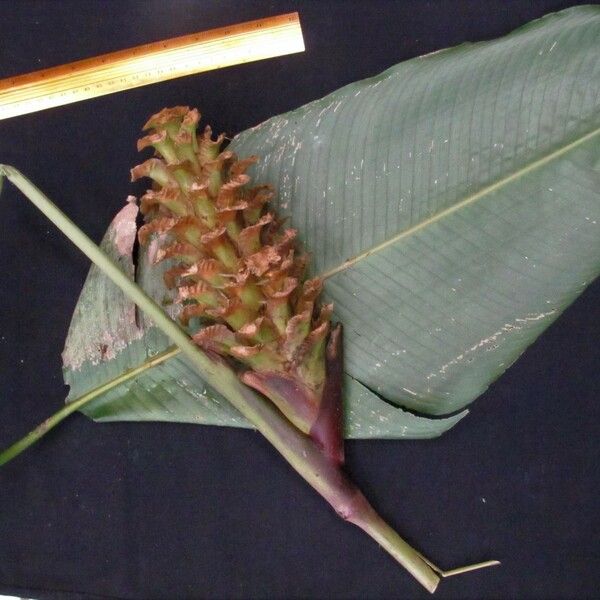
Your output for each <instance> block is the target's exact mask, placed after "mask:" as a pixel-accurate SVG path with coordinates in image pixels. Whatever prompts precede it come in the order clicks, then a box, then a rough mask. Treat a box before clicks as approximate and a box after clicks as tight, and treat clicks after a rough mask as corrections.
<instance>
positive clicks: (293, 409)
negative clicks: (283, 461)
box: [131, 106, 341, 452]
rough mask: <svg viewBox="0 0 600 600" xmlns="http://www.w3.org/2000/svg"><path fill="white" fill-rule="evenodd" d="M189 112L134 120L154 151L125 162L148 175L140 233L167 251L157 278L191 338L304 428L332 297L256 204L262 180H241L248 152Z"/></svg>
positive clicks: (310, 419)
mask: <svg viewBox="0 0 600 600" xmlns="http://www.w3.org/2000/svg"><path fill="white" fill-rule="evenodd" d="M199 120H200V114H199V113H198V111H197V110H195V109H194V110H190V109H189V108H188V107H182V106H177V107H174V108H168V109H164V110H162V111H161V112H159V113H157V114H155V115H153V116H152V117H151V118H150V119H149V120H148V122H147V123H146V125H145V127H144V129H145V130H148V135H146V136H145V137H143V138H142V139H140V140H139V141H138V149H139V150H143V149H145V148H149V147H151V148H153V149H154V150H155V153H156V155H157V156H156V157H153V158H150V159H148V160H146V161H145V162H144V163H142V164H141V165H138V166H137V167H135V168H134V169H132V171H131V175H132V179H133V180H136V179H139V178H141V177H149V178H151V179H152V180H153V181H154V185H153V187H152V189H150V190H148V191H147V192H146V193H145V194H144V195H143V196H142V198H141V203H140V206H141V212H142V214H143V215H144V217H145V221H146V224H145V225H144V226H143V227H142V228H141V229H140V231H139V239H140V242H141V243H142V244H145V243H147V241H148V239H149V237H150V236H151V235H153V234H158V235H160V236H161V240H162V244H161V248H160V250H159V252H158V253H157V260H164V259H174V263H175V264H174V266H173V267H172V268H170V269H169V270H168V271H167V272H166V274H165V282H166V284H167V285H168V286H169V287H173V288H177V290H178V301H179V302H180V303H181V304H182V305H183V309H182V312H181V317H180V318H181V320H182V322H183V324H184V325H188V324H189V323H190V320H191V319H193V318H199V319H200V320H201V321H202V322H203V324H204V327H203V328H202V329H200V331H199V332H198V333H196V334H195V335H194V337H193V339H194V341H195V342H196V343H197V344H198V345H199V346H201V347H202V348H204V349H206V350H210V351H212V352H215V353H217V354H220V355H222V356H226V357H229V358H230V359H233V360H234V361H236V362H237V363H238V365H242V366H243V368H242V369H241V373H240V377H241V378H242V380H243V381H244V382H245V383H247V384H248V385H250V386H252V387H254V388H255V389H257V390H258V391H260V392H261V393H263V394H264V395H265V396H267V397H268V398H269V399H270V400H271V401H273V402H274V403H275V404H276V405H277V406H278V407H279V409H280V410H281V411H282V412H283V413H284V414H285V415H286V416H287V418H288V419H289V420H290V421H291V422H292V423H294V425H296V426H297V427H298V428H299V429H300V430H302V431H303V432H305V433H310V432H311V429H312V428H313V426H315V424H316V423H317V421H319V423H320V424H321V425H322V421H323V415H322V414H321V412H322V411H321V408H322V405H323V402H322V400H323V391H324V389H325V387H326V370H327V368H326V356H325V354H326V346H327V339H328V336H329V334H330V327H331V324H330V317H331V310H332V307H331V305H324V306H320V307H319V305H318V302H317V301H318V297H319V294H320V292H321V288H322V282H321V280H320V279H318V278H317V279H309V280H304V277H303V275H304V270H305V266H306V256H305V255H303V254H298V252H297V248H296V246H295V238H296V231H295V230H294V229H290V228H284V227H283V226H282V223H281V220H280V219H278V217H277V215H275V214H274V212H272V211H270V210H269V209H268V206H267V203H268V201H269V200H270V199H271V198H272V197H273V194H274V192H273V190H272V189H271V188H270V187H269V186H257V187H251V186H250V177H249V176H248V175H247V174H246V171H247V169H248V167H249V166H250V165H252V164H253V163H254V162H256V160H257V157H254V156H251V157H248V158H244V159H238V158H237V157H236V156H235V154H233V153H232V152H229V151H227V150H225V151H222V150H221V146H222V143H223V140H224V136H223V135H220V136H219V137H217V138H216V139H213V138H212V131H211V129H210V127H208V126H207V127H206V128H205V129H204V131H203V133H201V134H200V135H198V133H197V127H198V122H199ZM335 337H336V338H339V336H335ZM338 387H339V382H338ZM338 403H339V399H338ZM340 410H341V409H340V407H337V408H336V411H335V413H336V414H337V415H338V416H337V417H336V419H337V423H336V424H335V427H337V429H339V413H340ZM321 425H320V427H321ZM340 452H341V451H340Z"/></svg>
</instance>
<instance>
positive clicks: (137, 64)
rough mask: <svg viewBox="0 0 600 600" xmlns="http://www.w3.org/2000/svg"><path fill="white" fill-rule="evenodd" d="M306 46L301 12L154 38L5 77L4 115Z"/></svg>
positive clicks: (0, 90) (0, 87)
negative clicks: (123, 47)
mask: <svg viewBox="0 0 600 600" xmlns="http://www.w3.org/2000/svg"><path fill="white" fill-rule="evenodd" d="M302 50H304V43H303V39H302V31H301V29H300V23H299V20H298V14H297V13H292V14H289V15H280V16H278V17H270V18H267V19H261V20H259V21H251V22H249V23H240V24H237V25H232V26H228V27H224V28H220V29H214V30H210V31H205V32H200V33H196V34H189V35H186V36H182V37H179V38H174V39H171V40H166V41H159V42H151V43H149V44H144V45H142V46H137V47H136V48H132V49H128V50H119V51H117V52H112V53H110V54H105V55H101V56H97V57H94V58H86V59H82V60H79V61H76V62H73V63H70V64H67V65H60V66H57V67H50V68H49V69H44V70H42V71H36V72H33V73H28V74H25V75H19V76H16V77H11V78H7V79H5V80H0V119H2V118H8V117H11V116H17V115H21V114H26V113H28V112H36V111H38V110H43V109H45V108H51V107H54V106H61V105H64V104H70V103H73V102H78V101H80V100H85V99H88V98H97V97H100V96H104V95H107V94H111V93H114V92H117V91H123V90H128V89H134V88H138V87H142V86H145V85H149V84H151V83H158V82H162V81H168V80H171V79H175V78H177V77H182V76H185V75H191V74H193V73H199V72H206V71H211V70H214V69H218V68H223V67H226V66H231V65H235V64H245V63H248V62H252V61H256V60H261V59H264V58H270V57H274V56H282V55H285V54H291V53H294V52H301V51H302Z"/></svg>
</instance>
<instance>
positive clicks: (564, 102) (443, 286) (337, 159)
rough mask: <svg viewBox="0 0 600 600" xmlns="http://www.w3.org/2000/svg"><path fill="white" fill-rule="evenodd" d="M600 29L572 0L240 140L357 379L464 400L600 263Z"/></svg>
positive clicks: (406, 394)
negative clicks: (276, 196)
mask: <svg viewBox="0 0 600 600" xmlns="http://www.w3.org/2000/svg"><path fill="white" fill-rule="evenodd" d="M598 39H600V11H599V10H598V8H597V7H578V8H575V9H570V10H567V11H563V12H562V13H557V14H556V15H549V16H547V17H545V18H543V19H541V20H539V21H537V22H534V23H532V24H530V25H528V26H526V27H525V28H522V29H521V30H518V31H517V32H514V33H513V34H511V35H509V36H507V37H505V38H502V39H500V40H496V41H493V42H486V43H483V44H478V45H475V46H468V47H466V46H461V47H458V48H455V49H450V50H447V51H444V52H441V53H438V54H434V55H428V56H426V57H423V58H422V59H415V60H413V61H408V63H403V64H401V65H397V66H395V67H392V68H391V69H389V70H388V71H386V72H384V73H382V74H381V75H379V76H377V77H375V78H372V79H370V80H365V81H363V82H358V83H355V84H350V85H349V86H346V87H345V88H342V89H341V90H338V91H337V92H334V93H333V94H330V95H329V96H327V97H325V98H324V99H321V100H319V101H316V102H313V103H311V104H309V105H306V106H304V107H302V108H300V109H298V110H297V111H293V112H291V113H287V114H285V115H281V116H279V117H274V118H273V119H270V120H268V121H266V122H265V123H263V124H262V125H260V126H258V127H256V128H254V129H252V130H249V131H247V132H244V133H242V134H240V135H239V136H238V137H237V138H236V139H234V141H233V144H232V148H233V149H234V150H235V151H237V152H239V153H240V154H244V153H246V152H247V151H249V149H250V148H252V149H253V150H252V151H253V152H255V153H257V154H259V155H265V156H266V157H267V159H266V160H265V161H263V162H262V164H260V163H259V165H258V166H257V167H255V175H256V177H257V179H258V181H259V182H261V183H265V182H268V183H272V184H274V185H276V186H277V187H278V188H279V189H280V200H279V204H280V209H283V210H285V209H286V208H289V209H290V211H291V221H292V224H294V225H295V226H296V227H297V228H298V229H299V231H300V232H301V233H302V234H303V238H304V241H305V242H306V245H307V247H308V248H310V249H311V250H314V254H315V259H316V262H317V265H316V267H315V270H316V272H318V273H321V274H323V275H325V276H326V277H327V278H328V281H327V282H326V286H325V289H326V295H327V299H328V300H329V301H333V302H334V303H335V305H336V307H337V308H336V315H337V316H338V317H339V318H340V319H341V320H342V321H343V322H345V323H347V324H348V325H349V327H347V328H346V337H347V343H346V361H347V371H348V373H349V374H350V375H351V376H352V377H354V378H355V379H357V380H359V381H362V382H363V383H365V384H366V385H367V386H368V387H370V388H373V389H376V390H377V391H378V392H379V393H381V394H382V395H383V396H384V397H385V398H386V399H388V400H390V401H391V402H394V403H396V404H399V405H402V406H407V407H409V408H412V409H414V410H418V411H422V412H426V413H430V414H445V413H447V412H451V411H453V410H457V409H459V408H461V407H463V406H465V405H466V404H468V403H469V402H471V401H472V400H473V399H475V398H476V397H477V396H478V395H479V394H481V393H482V392H483V391H484V390H485V389H486V388H487V386H488V385H489V384H490V383H491V382H492V381H493V380H494V379H495V378H496V377H497V376H498V375H499V374H501V373H502V372H503V371H504V369H505V368H507V367H508V366H509V365H510V364H512V362H514V360H516V358H517V357H518V356H519V355H520V353H521V352H523V351H524V349H525V348H526V347H527V346H528V345H529V344H530V343H531V342H532V341H533V340H534V339H535V338H536V337H537V336H538V335H539V333H541V331H543V329H544V328H545V327H546V326H547V325H549V324H550V323H551V322H552V321H553V320H554V318H556V317H557V316H558V314H560V312H561V311H562V310H563V309H564V308H565V307H566V306H567V305H568V303H570V302H571V301H572V300H573V299H574V298H575V297H576V296H577V295H578V294H579V293H580V292H581V291H582V289H583V287H584V286H585V283H586V282H589V281H590V280H591V279H593V278H594V277H595V276H597V274H598V272H599V271H600V260H599V256H600V247H599V243H598V237H597V234H596V232H595V230H594V228H593V227H592V225H594V224H597V222H600V221H599V217H600V215H599V214H598V211H599V205H600V202H599V197H598V193H597V190H598V188H599V186H598V183H599V182H598V174H597V165H596V161H597V156H598V133H599V126H600V109H599V106H598V100H597V99H598V97H599V96H600V63H599V61H598ZM337 173H341V176H339V175H337ZM565 180H567V181H569V185H568V186H565V185H564V182H565ZM575 182H576V183H575ZM516 187H518V190H517V191H516V192H514V189H515V188H516ZM506 196H511V197H512V203H511V200H510V198H508V199H507V198H506ZM373 198H375V199H376V200H375V201H374V200H372V199H373ZM483 205H485V207H483V208H482V206H483ZM524 207H525V208H524ZM540 207H541V209H540ZM536 219H537V221H536ZM494 228H497V231H494ZM325 232H326V233H325ZM498 232H500V233H499V234H498ZM517 232H519V233H520V235H521V238H522V239H519V236H517V235H516V233H517ZM544 236H546V237H548V238H552V237H554V239H557V240H559V244H561V245H562V246H561V247H560V248H559V249H558V250H557V249H556V247H554V246H553V245H552V244H548V243H546V240H544V239H541V238H543V237H544ZM509 242H510V244H512V245H513V247H512V248H510V247H507V244H508V243H509ZM477 254H479V255H480V259H479V260H476V259H477V256H476V255H477ZM561 254H562V256H561ZM352 256H354V257H355V258H350V260H348V259H349V257H352ZM356 257H357V258H356ZM465 263H466V264H465ZM542 272H543V275H538V274H542ZM548 282H550V283H551V284H553V285H548ZM390 299H393V300H390ZM519 332H520V333H519ZM507 340H509V341H507ZM496 342H498V343H496Z"/></svg>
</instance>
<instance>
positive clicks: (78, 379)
mask: <svg viewBox="0 0 600 600" xmlns="http://www.w3.org/2000/svg"><path fill="white" fill-rule="evenodd" d="M136 215H137V208H136V207H135V205H133V204H129V205H127V206H126V207H125V208H123V209H122V210H121V212H120V213H119V214H118V215H117V216H116V217H115V219H114V221H113V223H112V224H111V226H110V227H109V229H108V231H107V232H106V235H105V237H104V239H103V241H102V244H101V246H102V248H103V249H104V250H105V252H107V253H108V254H109V256H111V257H112V258H113V259H114V260H115V261H117V262H118V263H119V264H120V265H121V267H122V269H123V270H124V271H125V272H126V273H128V274H129V275H130V276H132V277H133V271H134V267H133V261H132V256H131V254H132V249H133V243H134V237H135V219H136ZM156 247H157V245H156V244H154V245H150V246H149V247H148V249H147V251H145V252H141V255H140V258H139V263H138V269H137V273H136V275H137V281H138V283H139V284H140V285H141V286H142V287H143V288H144V289H145V290H146V291H147V292H148V293H149V294H150V295H151V296H152V297H153V298H154V299H155V300H157V301H159V302H163V303H164V304H165V308H166V309H167V310H170V312H171V314H172V315H174V311H173V310H172V308H169V307H171V304H170V300H171V299H170V298H169V294H168V291H167V290H166V289H165V287H164V284H163V283H162V272H163V271H164V269H166V268H168V266H169V265H168V264H165V265H162V266H160V267H159V266H155V265H151V259H152V254H153V253H154V252H155V249H156ZM169 345H170V342H169V340H168V339H167V338H166V337H165V336H164V335H163V334H162V332H160V331H159V330H158V329H157V328H155V327H153V326H152V324H151V322H149V321H148V320H147V319H146V318H145V317H144V316H143V315H142V314H137V315H136V309H135V305H134V304H133V303H132V302H131V301H130V300H128V299H127V297H126V296H124V295H123V294H122V292H121V291H120V290H119V289H118V288H117V287H116V286H115V285H114V284H113V283H111V282H110V281H109V280H108V279H107V278H106V277H105V276H104V275H103V274H102V273H101V272H100V271H99V269H97V268H96V267H95V266H93V267H92V268H91V269H90V272H89V274H88V277H87V279H86V282H85V285H84V288H83V290H82V292H81V296H80V298H79V301H78V303H77V307H76V309H75V313H74V315H73V320H72V322H71V326H70V328H69V334H68V336H67V341H66V344H65V350H64V352H63V363H64V376H65V381H66V383H68V384H69V385H70V386H71V389H70V393H69V397H68V398H67V402H69V401H73V400H75V399H76V398H78V397H80V396H81V395H83V394H84V393H86V392H88V391H90V390H91V389H94V388H96V387H98V386H100V385H102V384H105V383H107V382H108V381H111V380H112V379H114V378H116V377H118V376H120V375H122V374H123V373H125V372H127V371H129V370H131V369H133V368H137V367H140V366H141V365H143V364H144V363H145V362H147V361H149V360H152V359H153V358H154V357H156V356H157V355H158V354H159V353H160V352H162V351H164V350H165V349H166V348H168V347H169ZM345 403H346V407H345V433H346V436H347V437H355V438H365V437H367V438H368V437H377V438H399V437H410V438H427V437H434V436H437V435H440V434H441V433H443V432H444V431H446V430H447V429H449V428H450V427H452V426H453V425H454V424H455V423H456V422H458V421H459V420H460V419H461V418H462V417H463V416H464V414H461V415H457V416H454V417H451V418H448V419H435V420H434V419H427V418H422V417H417V416H414V415H412V414H410V413H407V412H405V411H403V410H401V409H398V408H396V407H394V406H391V405H389V404H387V403H386V402H383V401H382V400H381V399H379V398H378V397H377V396H376V395H375V394H373V393H372V392H370V391H369V390H368V389H366V388H365V387H364V386H362V385H361V384H360V383H358V382H357V381H354V380H353V379H352V378H350V377H347V378H346V381H345ZM83 412H85V414H87V415H88V416H90V417H92V418H94V419H96V420H99V421H171V422H184V423H200V424H210V425H232V426H238V427H249V426H250V425H249V423H248V422H247V421H246V420H245V419H244V418H243V417H242V416H241V415H240V414H239V413H238V412H237V410H235V409H234V408H233V407H232V406H231V405H230V404H229V402H227V400H226V399H225V398H223V397H222V396H221V395H219V394H218V393H217V392H215V391H214V390H213V389H212V388H210V387H209V386H207V385H206V383H205V382H204V381H203V379H202V377H201V374H199V373H198V372H197V370H195V369H194V368H193V367H192V366H190V365H189V363H188V362H187V360H186V358H185V357H184V356H183V355H177V356H174V357H172V358H170V359H168V360H167V361H165V362H163V363H161V364H160V365H157V366H153V367H151V368H148V369H147V370H145V371H144V372H142V373H141V374H138V375H136V376H135V378H131V379H130V380H127V381H125V382H123V383H120V384H119V385H117V386H114V387H113V388H112V389H110V390H109V391H107V392H105V393H104V394H102V395H100V396H98V397H97V398H96V399H95V400H94V401H93V402H92V403H90V404H89V405H87V406H86V407H85V409H84V411H83Z"/></svg>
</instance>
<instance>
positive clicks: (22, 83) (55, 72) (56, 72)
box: [0, 12, 305, 114]
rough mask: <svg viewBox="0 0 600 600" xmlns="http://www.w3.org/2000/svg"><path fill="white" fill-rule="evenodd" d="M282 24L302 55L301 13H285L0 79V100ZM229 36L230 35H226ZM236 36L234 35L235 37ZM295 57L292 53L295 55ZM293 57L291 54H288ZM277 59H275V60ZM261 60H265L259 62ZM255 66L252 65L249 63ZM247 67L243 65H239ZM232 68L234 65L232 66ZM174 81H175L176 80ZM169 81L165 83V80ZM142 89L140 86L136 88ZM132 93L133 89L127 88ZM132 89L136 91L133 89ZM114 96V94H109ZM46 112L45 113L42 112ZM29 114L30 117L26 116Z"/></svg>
mask: <svg viewBox="0 0 600 600" xmlns="http://www.w3.org/2000/svg"><path fill="white" fill-rule="evenodd" d="M279 21H281V22H282V25H283V24H284V23H285V22H287V23H288V24H291V25H292V26H294V25H295V26H296V27H297V28H298V29H299V31H300V38H301V39H302V49H301V50H297V51H295V52H302V51H303V50H304V49H305V48H304V41H303V35H302V27H301V24H300V16H299V14H298V12H291V13H285V14H282V15H275V16H273V17H264V18H262V19H253V20H252V21H244V22H242V23H235V24H233V25H226V26H223V27H216V28H213V29H207V30H206V31H200V32H196V33H189V34H185V35H182V36H178V37H176V38H170V39H167V40H164V39H163V40H158V41H155V42H148V43H146V44H141V45H139V46H133V47H132V48H125V49H123V50H116V51H114V52H108V53H106V54H99V55H98V56H92V57H88V58H82V59H80V60H76V61H73V62H68V63H65V64H62V65H56V66H54V67H48V68H46V69H39V70H37V71H31V72H29V73H23V74H21V75H15V76H12V77H7V78H4V79H0V97H1V96H2V94H3V93H7V92H9V91H16V90H17V89H24V88H26V87H29V86H31V87H33V86H35V85H38V84H40V83H41V82H42V81H43V80H46V81H48V80H51V79H52V78H53V77H55V78H56V77H64V76H65V75H68V74H69V70H70V71H76V70H79V71H84V70H86V68H87V69H90V68H92V67H95V66H97V64H98V62H102V61H103V60H104V61H107V62H108V61H109V60H110V61H111V62H114V63H118V62H125V61H126V60H128V59H131V57H132V53H134V56H135V58H143V57H144V56H149V55H152V54H153V53H154V52H155V50H157V49H158V48H159V47H160V46H161V45H162V44H165V43H166V42H168V43H169V44H170V45H172V46H173V47H177V48H178V49H183V48H185V46H194V45H197V44H198V43H201V42H210V41H213V40H218V39H224V38H227V37H228V36H229V35H230V34H231V33H232V30H235V29H242V30H246V29H248V28H252V26H253V25H257V24H261V23H262V24H264V23H268V22H273V25H275V24H276V23H277V22H279ZM227 32H229V33H227ZM234 34H235V33H234ZM198 36H201V37H202V38H203V39H202V40H199V39H198ZM292 53H293V52H292ZM286 54H290V53H286ZM286 54H281V55H279V56H285V55H286ZM275 56H277V55H274V56H272V57H271V58H274V57H275ZM258 60H262V59H258ZM248 62H252V61H248ZM238 64H244V63H238ZM232 66H233V65H232ZM173 79H175V77H174V78H173ZM165 81H166V80H165ZM136 87H141V86H136ZM127 89H130V88H127ZM131 89H133V88H131ZM108 93H112V92H108ZM42 110H43V109H42ZM23 114H27V113H23Z"/></svg>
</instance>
